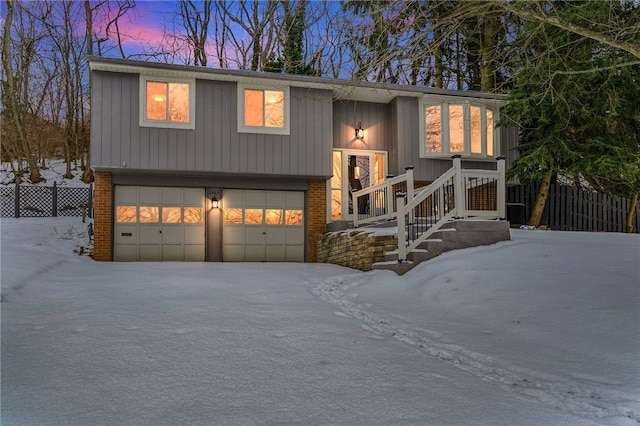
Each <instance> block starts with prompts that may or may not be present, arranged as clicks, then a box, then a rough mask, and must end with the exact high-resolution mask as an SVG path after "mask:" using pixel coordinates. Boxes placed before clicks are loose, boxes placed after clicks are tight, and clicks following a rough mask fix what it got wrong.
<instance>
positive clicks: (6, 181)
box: [0, 159, 88, 188]
mask: <svg viewBox="0 0 640 426" xmlns="http://www.w3.org/2000/svg"><path fill="white" fill-rule="evenodd" d="M45 165H46V168H44V169H40V175H41V177H42V178H43V181H42V182H38V183H37V184H36V185H38V186H53V184H54V182H55V184H56V185H58V186H65V187H69V188H78V187H80V188H85V187H87V186H88V184H86V183H84V182H82V170H81V169H80V165H79V164H78V168H77V169H76V168H75V166H74V165H72V166H71V174H72V175H73V178H72V179H65V178H64V175H65V173H66V167H67V166H66V163H65V162H64V160H56V159H53V160H45ZM0 167H2V170H1V171H0V185H14V184H15V176H14V174H13V172H12V171H11V164H10V163H6V162H3V163H0ZM27 177H28V176H25V181H24V182H23V184H24V185H30V183H29V182H28V181H27Z"/></svg>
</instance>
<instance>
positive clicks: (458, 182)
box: [451, 154, 467, 218]
mask: <svg viewBox="0 0 640 426" xmlns="http://www.w3.org/2000/svg"><path fill="white" fill-rule="evenodd" d="M451 158H453V167H454V168H455V175H454V176H453V190H454V191H455V200H456V206H455V208H456V210H457V213H458V217H459V218H464V217H465V213H466V211H467V206H466V198H467V197H466V194H465V190H466V188H465V186H464V178H463V177H462V155H460V154H456V155H454V156H452V157H451Z"/></svg>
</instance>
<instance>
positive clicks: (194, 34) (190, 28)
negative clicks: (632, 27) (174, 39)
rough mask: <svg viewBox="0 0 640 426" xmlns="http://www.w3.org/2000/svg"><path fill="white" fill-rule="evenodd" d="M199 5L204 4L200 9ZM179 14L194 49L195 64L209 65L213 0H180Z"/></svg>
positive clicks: (189, 42) (188, 40) (190, 44)
mask: <svg viewBox="0 0 640 426" xmlns="http://www.w3.org/2000/svg"><path fill="white" fill-rule="evenodd" d="M198 5H201V6H202V9H201V10H200V9H199V8H198ZM178 14H179V16H180V18H182V24H183V25H184V29H185V30H186V32H187V35H186V37H187V42H188V44H189V46H190V47H191V48H192V49H193V64H194V65H196V66H198V65H200V66H203V67H205V66H207V51H206V45H207V37H208V31H209V21H210V19H211V0H204V1H201V2H197V3H196V2H194V1H192V0H180V11H179V13H178Z"/></svg>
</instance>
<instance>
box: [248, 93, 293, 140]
mask: <svg viewBox="0 0 640 426" xmlns="http://www.w3.org/2000/svg"><path fill="white" fill-rule="evenodd" d="M238 132H240V133H266V134H274V135H288V134H289V88H288V87H285V88H265V87H255V86H247V85H243V84H238Z"/></svg>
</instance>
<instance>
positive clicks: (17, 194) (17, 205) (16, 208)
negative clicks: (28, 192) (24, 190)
mask: <svg viewBox="0 0 640 426" xmlns="http://www.w3.org/2000/svg"><path fill="white" fill-rule="evenodd" d="M14 195H15V205H14V206H13V209H14V216H15V217H20V185H18V182H16V190H15V194H14Z"/></svg>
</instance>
